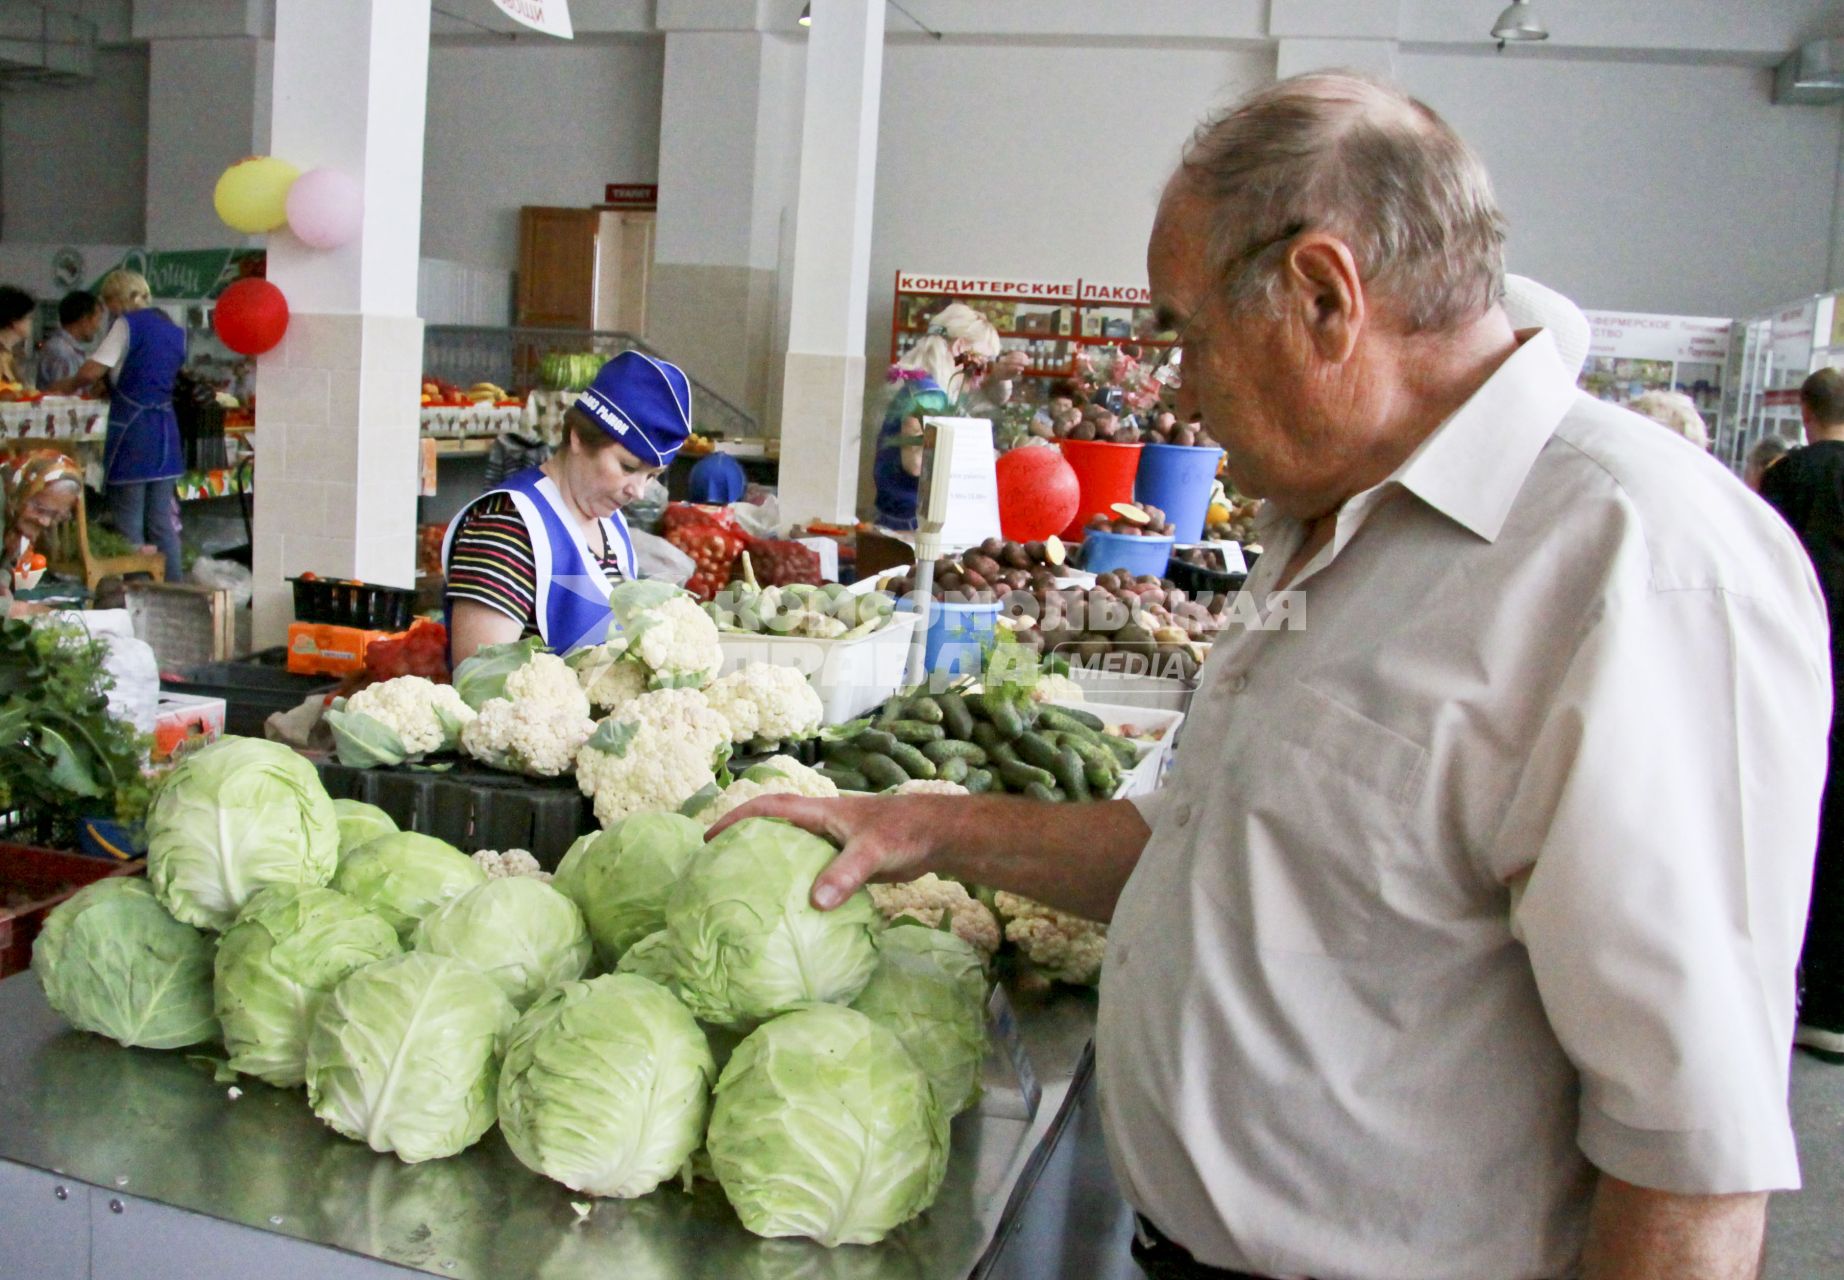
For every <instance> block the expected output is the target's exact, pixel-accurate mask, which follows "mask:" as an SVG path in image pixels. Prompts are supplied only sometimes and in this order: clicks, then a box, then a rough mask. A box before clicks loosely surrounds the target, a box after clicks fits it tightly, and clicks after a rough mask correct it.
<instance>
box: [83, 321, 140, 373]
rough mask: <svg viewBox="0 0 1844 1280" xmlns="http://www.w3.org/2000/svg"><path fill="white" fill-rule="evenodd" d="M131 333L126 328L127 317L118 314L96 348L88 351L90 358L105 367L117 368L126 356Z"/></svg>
mask: <svg viewBox="0 0 1844 1280" xmlns="http://www.w3.org/2000/svg"><path fill="white" fill-rule="evenodd" d="M132 340H133V339H132V335H131V333H130V331H129V328H128V318H127V317H126V316H118V317H117V318H116V319H115V322H114V323H113V324H111V325H110V326H109V332H107V333H105V334H104V335H103V338H102V341H101V342H99V343H97V344H96V350H94V351H92V352H90V359H92V360H94V361H95V362H96V363H97V364H99V365H101V366H102V367H103V368H105V369H119V368H121V367H122V361H123V360H125V359H126V358H127V357H128V344H129V342H131V341H132Z"/></svg>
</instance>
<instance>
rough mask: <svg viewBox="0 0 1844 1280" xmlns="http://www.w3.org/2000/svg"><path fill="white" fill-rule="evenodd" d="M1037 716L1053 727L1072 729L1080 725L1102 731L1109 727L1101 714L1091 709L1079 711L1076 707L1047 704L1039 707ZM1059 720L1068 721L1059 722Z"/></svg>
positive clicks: (1098, 731) (1097, 731)
mask: <svg viewBox="0 0 1844 1280" xmlns="http://www.w3.org/2000/svg"><path fill="white" fill-rule="evenodd" d="M1037 718H1038V719H1040V720H1042V721H1043V722H1044V723H1045V724H1047V725H1049V726H1050V727H1051V728H1053V729H1072V728H1075V727H1076V726H1078V725H1080V726H1081V727H1082V728H1084V729H1092V730H1094V731H1095V732H1096V733H1100V732H1102V731H1103V730H1104V729H1106V728H1107V726H1106V725H1105V724H1103V723H1102V721H1101V717H1100V716H1098V715H1096V714H1094V713H1093V712H1091V711H1078V710H1076V709H1075V708H1074V707H1053V706H1050V705H1048V704H1046V705H1044V706H1042V707H1039V708H1038V712H1037ZM1059 720H1062V721H1066V722H1067V723H1064V724H1058V723H1057V721H1059Z"/></svg>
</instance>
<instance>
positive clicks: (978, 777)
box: [961, 769, 993, 796]
mask: <svg viewBox="0 0 1844 1280" xmlns="http://www.w3.org/2000/svg"><path fill="white" fill-rule="evenodd" d="M961 786H963V787H965V788H967V790H969V791H971V792H972V793H973V794H974V795H976V796H977V795H980V794H982V793H983V792H987V791H991V790H992V788H993V776H992V774H991V773H989V772H987V771H986V770H985V769H969V770H967V780H966V781H965V782H963V783H961Z"/></svg>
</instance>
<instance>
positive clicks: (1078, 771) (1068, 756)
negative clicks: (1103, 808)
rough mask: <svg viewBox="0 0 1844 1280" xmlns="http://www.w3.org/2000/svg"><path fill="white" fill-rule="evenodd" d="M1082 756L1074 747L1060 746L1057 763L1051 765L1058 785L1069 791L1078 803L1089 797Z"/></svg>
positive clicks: (1072, 798) (1070, 795)
mask: <svg viewBox="0 0 1844 1280" xmlns="http://www.w3.org/2000/svg"><path fill="white" fill-rule="evenodd" d="M1082 767H1083V766H1082V757H1081V756H1079V755H1077V754H1076V752H1075V748H1073V747H1068V746H1065V747H1059V748H1058V749H1057V752H1056V763H1055V764H1054V765H1051V766H1050V772H1051V773H1053V774H1055V775H1056V784H1057V786H1059V787H1061V788H1063V790H1064V791H1065V792H1067V793H1068V795H1069V798H1070V799H1071V800H1074V801H1075V802H1076V803H1078V804H1083V803H1086V802H1087V801H1088V799H1089V789H1088V777H1087V775H1086V774H1084V773H1083V772H1082Z"/></svg>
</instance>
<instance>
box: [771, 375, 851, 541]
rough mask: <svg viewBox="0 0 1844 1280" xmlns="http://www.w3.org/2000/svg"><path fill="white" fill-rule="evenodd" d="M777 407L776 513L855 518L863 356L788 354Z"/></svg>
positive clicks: (808, 517)
mask: <svg viewBox="0 0 1844 1280" xmlns="http://www.w3.org/2000/svg"><path fill="white" fill-rule="evenodd" d="M784 388H785V390H784V399H783V401H782V405H781V514H782V517H783V518H784V519H787V520H836V521H843V522H846V523H850V522H851V521H852V520H854V519H856V518H857V506H858V450H859V437H860V436H862V435H863V433H864V427H863V420H864V357H863V356H861V355H857V356H831V355H808V354H804V353H802V352H797V351H790V352H788V359H787V380H786V382H785V384H784Z"/></svg>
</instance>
